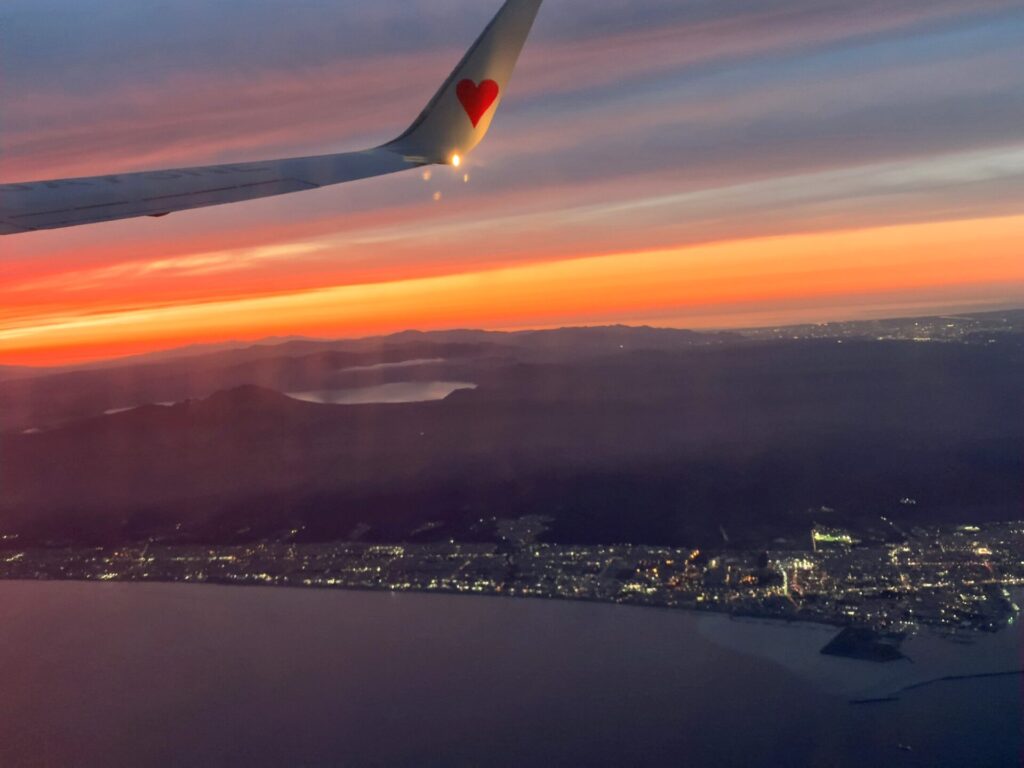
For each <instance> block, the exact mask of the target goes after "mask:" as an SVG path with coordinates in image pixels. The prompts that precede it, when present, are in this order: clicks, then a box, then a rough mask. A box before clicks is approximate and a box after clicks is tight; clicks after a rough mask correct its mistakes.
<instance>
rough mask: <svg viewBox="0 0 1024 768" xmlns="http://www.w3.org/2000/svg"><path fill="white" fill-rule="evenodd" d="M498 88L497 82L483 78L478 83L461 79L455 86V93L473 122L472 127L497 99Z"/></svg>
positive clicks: (475, 125)
mask: <svg viewBox="0 0 1024 768" xmlns="http://www.w3.org/2000/svg"><path fill="white" fill-rule="evenodd" d="M498 90H499V89H498V84H497V83H496V82H494V81H493V80H484V81H482V82H481V83H480V85H477V84H476V83H474V82H473V81H472V80H462V81H461V82H460V83H459V84H458V85H457V86H456V87H455V95H456V96H458V97H459V101H460V102H462V107H463V109H465V110H466V114H467V115H469V120H470V122H471V123H473V127H474V128H476V127H477V125H478V124H479V122H480V119H481V118H482V117H483V116H484V115H485V114H486V113H487V110H488V109H490V108H491V105H492V104H494V102H495V100H497V98H498Z"/></svg>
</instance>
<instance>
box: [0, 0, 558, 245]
mask: <svg viewBox="0 0 1024 768" xmlns="http://www.w3.org/2000/svg"><path fill="white" fill-rule="evenodd" d="M541 2H542V0H507V2H506V3H505V4H504V5H503V6H502V8H501V10H500V11H498V14H497V15H496V16H495V17H494V19H493V20H492V21H491V23H490V24H489V25H488V26H487V28H486V29H485V30H484V31H483V33H482V34H481V35H480V37H479V38H478V39H477V41H476V42H475V43H474V44H473V46H472V47H471V48H470V49H469V51H468V52H467V53H466V55H465V56H464V57H463V59H462V61H460V62H459V65H458V66H457V67H456V68H455V70H454V71H453V72H452V74H451V75H450V76H449V77H448V79H447V80H445V82H444V84H443V85H442V86H441V89H440V90H439V91H438V92H437V94H436V95H435V96H434V97H433V98H432V99H431V100H430V102H429V103H428V104H427V107H426V108H425V109H424V110H423V112H422V113H421V114H420V116H419V117H418V118H417V119H416V121H415V122H414V123H413V124H412V125H411V126H410V127H409V128H408V129H407V130H406V131H405V132H404V133H402V134H401V135H400V136H399V137H398V138H397V139H395V140H394V141H391V142H388V143H387V144H384V145H382V146H379V147H376V148H374V149H369V150H364V151H362V152H344V153H341V154H333V155H318V156H313V157H295V158H287V159H283V160H268V161H264V162H255V163H230V164H227V165H209V166H201V167H195V168H177V169H171V170H163V171H145V172H141V173H123V174H111V175H106V176H92V177H85V178H75V179H57V180H52V181H32V182H19V183H7V184H0V235H11V234H18V233H23V232H33V231H36V230H42V229H56V228H59V227H72V226H77V225H80V224H94V223H98V222H104V221H114V220H117V219H127V218H133V217H136V216H164V215H166V214H168V213H174V212H177V211H185V210H189V209H192V208H204V207H206V206H211V205H223V204H225V203H237V202H242V201H245V200H255V199H257V198H261V197H270V196H273V195H284V194H288V193H291V192H301V191H303V190H307V189H318V188H320V187H325V186H329V185H331V184H340V183H342V182H346V181H355V180H357V179H365V178H370V177H372V176H382V175H385V174H389V173H396V172H398V171H403V170H406V169H409V168H417V167H420V166H423V165H431V164H435V163H448V162H452V161H453V159H454V158H455V157H456V156H464V155H465V154H467V153H468V152H470V151H471V150H472V149H473V148H474V147H475V146H476V145H477V144H478V143H479V142H480V140H481V139H483V137H484V135H485V134H486V133H487V129H488V128H489V127H490V124H491V120H492V119H493V117H494V113H495V111H496V110H497V107H498V103H499V102H500V100H501V97H502V96H503V95H504V92H505V89H506V87H507V85H508V82H509V80H510V79H511V76H512V70H513V68H514V66H515V63H516V60H517V59H518V56H519V52H520V50H521V49H522V47H523V44H524V43H525V42H526V37H527V35H528V34H529V31H530V28H531V26H532V24H533V20H534V18H535V17H536V15H537V11H538V9H539V8H540V4H541Z"/></svg>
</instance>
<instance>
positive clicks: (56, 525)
mask: <svg viewBox="0 0 1024 768" xmlns="http://www.w3.org/2000/svg"><path fill="white" fill-rule="evenodd" d="M1022 320H1024V316H1022V314H1021V313H1020V312H1017V313H1012V312H1008V313H999V314H994V315H990V316H984V315H980V316H975V317H973V318H947V319H944V318H931V319H922V320H918V321H914V320H907V321H894V322H892V323H890V324H884V323H880V324H837V325H833V326H827V327H822V326H813V327H806V328H796V329H776V330H771V331H768V330H764V331H758V332H751V333H749V334H748V335H740V334H720V333H718V334H699V333H692V332H686V331H674V330H663V329H652V328H626V327H612V328H590V329H561V330H553V331H545V332H533V333H520V334H498V333H487V332H479V331H460V332H450V333H435V334H419V333H404V334H399V335H397V336H392V337H383V338H375V339H366V340H360V341H339V342H317V341H302V340H299V341H290V342H286V343H283V344H270V345H266V346H253V347H247V348H239V349H229V350H220V351H216V352H213V353H209V354H202V355H199V356H195V357H188V358H176V357H174V356H171V359H169V360H166V361H163V362H159V361H158V362H146V363H144V364H131V363H129V364H126V365H123V366H114V367H105V368H101V369H93V370H84V371H78V372H65V373H59V374H53V375H45V376H40V377H35V378H11V379H7V380H3V381H0V419H2V424H0V429H2V430H3V434H2V437H0V451H2V455H3V456H4V462H3V464H2V465H0V484H2V487H3V488H4V494H3V497H2V499H0V532H6V533H8V534H10V533H18V534H20V536H21V542H24V541H50V542H55V543H56V542H69V541H71V542H77V543H81V542H101V543H115V542H121V541H128V540H132V541H140V540H148V539H155V540H163V541H190V540H205V541H220V542H228V541H238V540H252V539H258V538H289V537H292V538H297V539H299V540H328V539H338V538H341V539H344V538H353V537H354V538H360V539H362V540H380V541H394V540H429V539H431V538H444V539H447V538H451V537H454V538H459V539H470V540H472V539H481V538H482V539H487V538H489V537H491V536H492V535H493V525H494V523H493V521H494V518H508V517H517V516H521V515H525V514H535V515H543V516H547V517H550V518H551V519H552V521H553V522H552V526H551V530H550V531H549V533H548V536H549V537H550V538H551V539H552V540H556V541H562V542H570V543H571V542H579V543H585V542H632V543H650V544H655V543H660V544H674V545H695V546H707V545H717V546H723V545H725V544H728V545H735V546H745V545H765V544H766V543H767V542H771V541H772V540H774V539H776V538H779V537H782V538H786V537H797V538H800V537H805V536H806V532H807V530H808V528H809V526H810V525H811V523H812V522H822V523H834V524H839V523H842V524H849V525H852V526H855V527H856V526H872V525H877V524H878V522H877V521H878V519H879V516H880V515H885V516H887V517H889V518H890V519H894V520H898V521H906V522H908V523H914V522H940V521H941V522H962V521H982V520H999V519H1015V518H1017V517H1019V514H1020V509H1021V505H1022V503H1024V490H1022V487H1021V485H1020V482H1019V481H1020V477H1021V476H1022V473H1024V452H1022V450H1021V446H1022V445H1024V402H1022V395H1021V393H1022V392H1024V332H1022V331H1024V328H1022V326H1024V323H1022ZM794 337H796V338H794ZM913 338H919V339H924V338H928V339H929V341H928V342H925V341H923V340H919V341H912V340H910V339H913ZM403 362H405V363H410V364H407V365H401V363H403ZM400 382H405V383H408V384H417V385H424V386H429V385H431V384H432V383H434V382H467V383H472V384H475V385H476V387H475V388H474V389H464V390H460V391H455V392H452V393H451V394H450V395H448V396H447V397H446V398H445V399H443V400H440V401H433V402H418V403H415V402H414V403H402V404H363V405H329V404H318V403H311V402H301V401H299V400H296V399H294V398H292V397H288V396H287V395H286V394H285V393H295V392H310V391H321V390H332V391H337V390H346V389H359V388H367V387H377V386H381V385H388V384H395V383H400ZM155 403H173V404H172V405H155ZM111 409H129V410H123V411H121V412H118V413H114V414H111V415H103V414H104V412H105V411H108V410H111ZM26 431H31V432H32V433H30V434H25V432H26ZM725 537H727V538H728V541H726V540H725Z"/></svg>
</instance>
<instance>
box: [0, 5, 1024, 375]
mask: <svg viewBox="0 0 1024 768" xmlns="http://www.w3.org/2000/svg"><path fill="white" fill-rule="evenodd" d="M499 5H500V3H499V2H498V0H375V1H374V2H373V3H366V2H363V1H362V0H216V2H214V0H91V1H90V2H88V3H83V2H82V1H81V0H4V3H3V4H2V6H0V151H2V152H0V182H14V181H27V180H33V179H42V178H57V177H66V176H75V175H90V174H99V173H112V172H121V171H132V170H146V169H153V168H162V167H173V166H181V165H197V164H203V163H219V162H230V161H244V160H259V159H264V158H270V157H285V156H289V155H301V154H314V153H321V152H331V151H344V150H348V149H359V148H363V147H369V146H372V145H375V144H378V143H381V142H383V141H386V140H388V139H390V138H393V137H394V136H395V135H397V134H398V133H399V132H400V131H401V130H402V129H403V128H404V127H405V125H406V124H407V123H408V122H410V121H411V119H412V118H413V117H414V116H415V115H416V114H417V112H418V111H419V109H420V108H421V107H422V106H423V104H424V103H425V102H426V100H427V99H428V98H429V97H430V95H431V94H432V93H433V91H434V90H435V89H436V87H437V86H438V85H439V84H440V82H441V81H442V80H443V78H444V77H445V76H446V75H447V73H448V72H449V70H450V69H451V68H452V66H453V65H454V64H455V62H456V61H457V60H458V58H459V57H460V56H461V54H462V52H463V51H464V49H465V48H466V47H468V45H469V44H470V43H471V42H472V40H473V38H474V37H475V36H476V34H477V33H478V32H479V31H480V29H481V28H482V27H483V26H484V24H485V23H486V22H487V21H488V20H489V19H490V17H491V16H492V15H493V13H494V12H495V11H496V10H497V8H498V6H499ZM1022 40H1024V3H1022V2H1021V0H1013V1H1012V2H1011V1H1009V0H900V1H899V2H893V0H756V1H755V0H546V2H545V4H544V6H543V7H542V9H541V13H540V17H539V19H538V22H537V26H536V27H535V29H534V33H533V36H532V37H531V39H530V40H529V42H528V43H527V47H526V50H525V51H524V54H523V57H522V59H521V61H520V65H519V68H518V70H517V72H516V76H515V78H514V79H513V83H512V86H511V89H510V90H509V92H508V94H507V95H506V99H505V101H504V103H503V104H502V107H501V111H500V112H499V114H498V116H497V118H496V120H495V123H494V127H493V128H492V130H491V133H490V135H489V136H488V138H487V139H486V140H485V142H484V143H483V144H482V145H481V146H480V148H479V149H477V151H476V152H475V153H474V154H473V155H472V156H471V158H469V161H468V163H467V165H466V166H465V167H464V168H461V169H459V170H458V171H455V170H454V169H451V168H445V167H440V168H434V169H433V171H432V174H431V175H430V177H429V178H424V174H422V173H419V172H410V173H405V174H398V175H395V176H391V177H386V178H381V179H372V180H367V181H362V182H357V183H353V184H346V185H342V186H340V187H333V188H327V189H323V190H318V191H315V192H305V193H302V194H298V195H289V196H284V197H280V198H273V199H268V200H264V201H258V202H252V203H245V204H240V205H232V206H227V207H215V208H209V209H205V210H201V211H196V212H187V213H179V214H175V215H172V216H169V217H166V218H162V219H149V218H145V219H141V220H130V221H126V222H117V223H111V224H101V225H94V226H88V227H83V228H73V229H67V230H56V231H50V232H39V233H30V234H25V235H15V236H9V237H4V238H0V364H39V365H48V364H62V363H68V362H76V361H83V360H89V359H95V358H100V357H110V356H115V355H122V354H130V353H135V352H142V351H147V350H153V349H160V348H164V347H171V346H178V345H182V344H189V343H195V342H213V341H221V340H225V339H257V338H261V337H265V336H272V335H274V336H283V335H308V336H317V337H340V336H354V335H368V334H374V333H380V332H389V331H396V330H401V329H405V328H421V329H433V328H451V327H487V328H521V327H541V326H551V325H568V324H591V323H604V322H628V323H650V324H659V325H672V326H681V327H726V326H753V325H764V324H778V323H784V322H802V321H807V320H814V321H818V320H828V319H846V318H862V317H876V316H892V315H899V314H908V313H922V314H924V313H928V312H934V311H966V310H983V309H986V308H999V307H1006V306H1024V45H1022V44H1021V41H1022ZM464 173H468V175H469V180H468V182H467V181H465V180H464V178H463V174H464ZM438 197H439V199H435V198H438Z"/></svg>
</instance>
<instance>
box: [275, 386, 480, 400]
mask: <svg viewBox="0 0 1024 768" xmlns="http://www.w3.org/2000/svg"><path fill="white" fill-rule="evenodd" d="M460 389H476V384H472V383H470V382H468V381H396V382H391V383H388V384H375V385H373V386H369V387H353V388H350V389H320V390H316V391H313V392H288V393H287V395H288V397H291V398H293V399H295V400H304V401H306V402H309V403H326V404H329V405H370V404H371V403H426V402H430V401H433V400H444V399H445V398H446V397H448V395H450V394H451V393H452V392H457V391H458V390H460Z"/></svg>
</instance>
